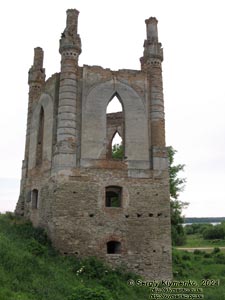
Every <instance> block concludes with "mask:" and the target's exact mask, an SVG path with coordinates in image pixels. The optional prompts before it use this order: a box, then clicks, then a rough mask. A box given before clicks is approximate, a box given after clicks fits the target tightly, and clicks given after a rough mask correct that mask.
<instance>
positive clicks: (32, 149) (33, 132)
mask: <svg viewBox="0 0 225 300" xmlns="http://www.w3.org/2000/svg"><path fill="white" fill-rule="evenodd" d="M42 110H43V111H44V128H43V145H42V147H43V150H42V160H43V161H46V160H47V161H49V162H50V161H51V159H52V139H53V101H52V98H51V97H50V96H49V95H48V94H42V95H41V97H40V99H39V101H38V102H37V104H36V106H35V108H34V110H33V114H32V118H31V128H30V146H29V160H28V169H32V168H34V167H35V166H36V164H37V162H36V160H37V146H38V145H37V144H38V133H39V128H40V124H39V123H40V114H41V112H42Z"/></svg>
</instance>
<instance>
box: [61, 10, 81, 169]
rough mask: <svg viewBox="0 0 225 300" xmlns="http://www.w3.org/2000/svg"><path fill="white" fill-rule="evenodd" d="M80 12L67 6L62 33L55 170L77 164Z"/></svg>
mask: <svg viewBox="0 0 225 300" xmlns="http://www.w3.org/2000/svg"><path fill="white" fill-rule="evenodd" d="M78 15H79V12H78V11H77V10H76V9H69V10H67V21H66V28H65V30H64V32H63V33H62V36H61V39H60V46H59V52H60V54H61V74H60V87H59V107H58V124H57V144H56V152H55V169H56V170H63V169H67V168H71V166H74V167H75V166H76V148H77V133H76V110H77V109H76V106H77V77H78V58H79V55H80V53H81V40H80V36H79V34H78V33H77V23H78ZM65 162H66V163H65Z"/></svg>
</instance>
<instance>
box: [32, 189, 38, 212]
mask: <svg viewBox="0 0 225 300" xmlns="http://www.w3.org/2000/svg"><path fill="white" fill-rule="evenodd" d="M31 202H32V208H34V209H37V208H38V190H37V189H34V190H32V192H31Z"/></svg>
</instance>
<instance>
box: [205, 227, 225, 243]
mask: <svg viewBox="0 0 225 300" xmlns="http://www.w3.org/2000/svg"><path fill="white" fill-rule="evenodd" d="M202 235H203V238H204V239H205V240H215V239H224V238H225V228H223V226H221V225H215V226H213V227H212V228H207V229H205V230H204V231H203V233H202Z"/></svg>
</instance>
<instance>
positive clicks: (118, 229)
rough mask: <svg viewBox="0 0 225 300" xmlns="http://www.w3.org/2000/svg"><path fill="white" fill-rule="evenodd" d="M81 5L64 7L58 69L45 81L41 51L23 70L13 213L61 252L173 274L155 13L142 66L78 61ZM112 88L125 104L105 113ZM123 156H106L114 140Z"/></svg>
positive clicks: (151, 274) (149, 274)
mask: <svg viewBox="0 0 225 300" xmlns="http://www.w3.org/2000/svg"><path fill="white" fill-rule="evenodd" d="M78 14H79V12H78V11H77V10H75V9H69V10H68V11H67V22H66V28H65V30H64V32H63V33H62V36H61V39H60V47H59V52H60V54H61V71H60V73H56V74H54V75H53V76H52V77H50V78H49V79H47V80H45V69H44V68H43V50H42V49H41V48H35V50H34V62H33V65H32V67H31V68H30V70H29V79H28V83H29V104H28V117H27V132H26V147H25V158H24V161H23V167H22V179H21V192H20V197H19V201H18V203H17V207H16V213H17V214H20V215H23V216H25V217H26V218H29V219H30V220H31V221H32V222H33V224H34V225H35V226H41V227H44V228H46V229H47V232H48V234H49V236H50V238H51V239H52V241H53V244H54V246H55V247H56V248H57V249H59V250H60V251H61V252H62V253H64V254H73V255H77V256H97V257H99V258H102V259H104V260H105V261H107V262H108V263H110V264H113V265H119V264H125V265H126V266H127V268H128V269H129V270H132V271H135V272H137V273H139V274H141V275H144V276H145V277H146V278H149V279H150V278H152V279H165V278H171V273H172V272H171V237H170V205H169V178H168V160H167V150H166V147H165V129H164V103H163V88H162V70H161V63H162V60H163V51H162V48H161V44H160V43H159V42H158V33H157V20H156V19H155V18H150V19H148V20H146V21H145V22H146V28H147V39H146V40H145V42H144V55H143V57H142V58H141V70H126V69H122V70H118V71H111V70H110V69H103V68H102V67H100V66H88V65H84V66H83V67H80V66H79V65H78V59H79V55H80V53H81V40H80V36H79V34H78V33H77V23H78ZM114 97H117V98H118V99H119V101H120V102H121V105H122V107H123V110H122V112H119V113H109V114H107V113H106V108H107V106H108V103H109V102H110V101H111V100H112V99H113V98H114ZM116 133H118V134H119V135H120V136H121V138H122V141H123V158H122V159H113V158H112V153H111V152H112V150H111V149H112V139H113V137H114V136H115V134H116Z"/></svg>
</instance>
